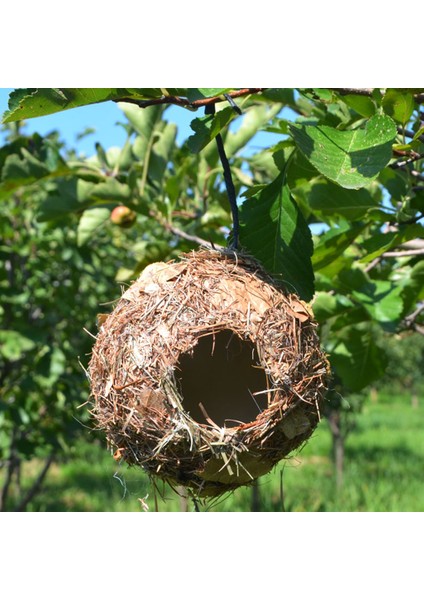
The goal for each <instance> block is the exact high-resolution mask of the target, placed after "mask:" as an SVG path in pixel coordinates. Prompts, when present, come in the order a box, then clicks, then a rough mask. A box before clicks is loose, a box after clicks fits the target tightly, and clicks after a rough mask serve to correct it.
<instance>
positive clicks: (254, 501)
mask: <svg viewBox="0 0 424 600" xmlns="http://www.w3.org/2000/svg"><path fill="white" fill-rule="evenodd" d="M250 510H251V512H261V497H260V494H259V486H258V481H257V480H256V481H254V482H253V483H252V497H251V502H250Z"/></svg>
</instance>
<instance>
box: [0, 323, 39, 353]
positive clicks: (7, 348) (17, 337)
mask: <svg viewBox="0 0 424 600" xmlns="http://www.w3.org/2000/svg"><path fill="white" fill-rule="evenodd" d="M35 345H36V344H35V342H34V341H33V340H31V339H30V338H28V337H26V336H25V335H22V334H21V333H19V332H18V331H11V330H8V329H3V330H0V354H1V355H2V356H3V357H4V358H5V359H6V360H10V361H15V360H19V359H20V358H22V357H23V356H24V355H25V354H26V352H29V351H30V350H33V349H34V348H35Z"/></svg>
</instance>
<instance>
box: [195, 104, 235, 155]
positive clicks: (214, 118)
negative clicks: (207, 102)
mask: <svg viewBox="0 0 424 600" xmlns="http://www.w3.org/2000/svg"><path fill="white" fill-rule="evenodd" d="M233 117H234V110H233V109H232V108H231V106H227V107H226V108H223V109H222V110H220V111H219V112H217V113H216V114H215V115H206V116H204V117H199V118H198V119H194V120H193V121H192V122H191V123H190V127H191V128H192V130H193V131H194V132H195V133H194V135H191V136H190V137H189V138H188V140H187V144H188V147H189V149H190V151H191V152H193V153H195V154H198V153H199V152H200V151H201V150H202V149H203V148H204V147H205V146H207V145H208V144H209V142H210V141H212V140H213V139H214V138H215V137H216V136H217V135H218V133H219V132H220V131H221V129H223V128H224V127H225V126H226V125H228V123H229V122H230V121H231V119H232V118H233Z"/></svg>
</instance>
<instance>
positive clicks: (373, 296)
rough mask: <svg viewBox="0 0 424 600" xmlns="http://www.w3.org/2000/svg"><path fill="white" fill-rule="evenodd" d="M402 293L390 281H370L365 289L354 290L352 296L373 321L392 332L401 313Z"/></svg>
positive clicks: (399, 288)
mask: <svg viewBox="0 0 424 600" xmlns="http://www.w3.org/2000/svg"><path fill="white" fill-rule="evenodd" d="M402 292H403V290H402V287H401V286H400V285H396V284H395V283H394V282H392V281H372V282H371V283H370V284H369V285H368V286H366V287H365V288H362V289H360V290H355V291H354V292H353V294H352V296H353V297H354V298H355V299H356V300H359V302H361V304H362V305H363V307H364V308H365V309H366V310H367V311H368V313H369V314H370V315H371V317H372V318H373V319H374V320H375V321H378V322H379V323H380V324H381V325H382V326H383V327H384V328H385V329H387V330H389V331H394V330H395V327H396V324H397V321H398V320H399V318H400V317H401V315H402V311H403V299H402Z"/></svg>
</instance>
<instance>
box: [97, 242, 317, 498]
mask: <svg viewBox="0 0 424 600" xmlns="http://www.w3.org/2000/svg"><path fill="white" fill-rule="evenodd" d="M328 372H329V367H328V362H327V359H326V356H325V354H324V353H323V352H322V350H321V349H320V345H319V340H318V337H317V333H316V325H315V323H314V322H313V317H312V313H311V311H310V309H309V308H308V306H307V305H306V304H305V303H303V302H302V301H301V300H300V299H299V298H298V297H297V296H296V295H295V294H292V293H288V292H286V291H284V290H283V289H282V288H281V287H280V286H279V285H277V283H276V282H275V281H274V280H273V279H272V278H271V277H270V276H269V275H268V274H267V273H266V272H265V271H264V270H263V269H262V268H261V266H260V265H259V264H258V263H257V262H256V261H255V260H253V259H252V258H251V257H248V256H245V255H243V254H241V253H235V252H233V251H211V250H200V251H197V252H192V253H190V254H187V255H183V256H182V258H181V260H180V262H169V263H154V264H151V265H150V266H148V267H147V268H146V269H145V270H144V271H143V272H142V273H141V275H140V277H139V278H138V279H137V281H136V282H135V283H133V285H131V287H129V288H128V289H127V290H126V291H125V293H124V294H123V295H122V297H121V299H120V300H119V302H118V304H117V306H116V308H115V309H114V311H113V312H112V313H111V314H110V315H108V316H107V318H105V320H104V321H103V323H102V324H101V326H100V330H99V333H98V336H97V339H96V343H95V345H94V348H93V352H92V356H91V360H90V364H89V376H90V380H91V391H92V396H93V398H94V401H93V409H92V412H93V415H94V417H95V419H96V421H97V423H98V425H99V427H100V428H101V429H103V430H104V431H105V432H106V436H107V439H108V442H109V444H110V446H111V447H112V448H113V449H114V450H115V454H114V456H115V458H116V459H117V460H121V459H123V460H125V461H126V462H127V463H128V464H130V465H140V466H142V467H143V468H144V469H145V470H146V471H147V473H148V474H149V475H151V476H157V477H160V478H162V479H164V480H165V481H167V482H168V483H170V484H171V485H175V484H178V485H183V486H185V487H186V488H187V489H188V490H190V491H191V492H192V493H193V494H195V495H197V496H217V495H220V494H222V493H223V492H226V491H228V490H232V489H235V488H237V487H238V486H240V485H246V484H249V483H251V482H252V481H254V480H255V479H257V478H258V477H259V476H261V475H264V474H265V473H267V472H269V471H270V470H271V469H272V467H273V466H274V465H275V464H276V463H277V462H278V461H279V460H281V459H282V458H284V457H286V456H287V455H288V454H290V453H291V452H292V451H293V450H295V449H296V448H298V447H299V446H300V445H301V444H302V443H303V442H305V440H307V439H308V438H309V437H310V435H311V434H312V432H313V431H314V429H315V427H316V425H317V423H318V421H319V419H320V406H321V404H322V401H323V396H324V393H325V390H326V382H327V377H328Z"/></svg>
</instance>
